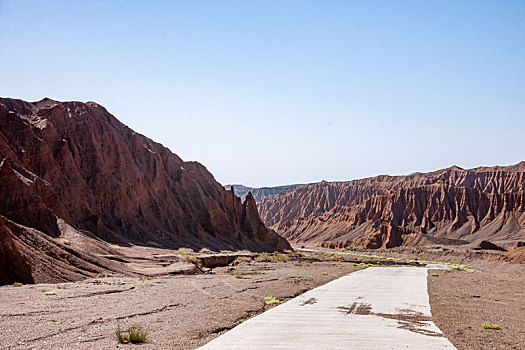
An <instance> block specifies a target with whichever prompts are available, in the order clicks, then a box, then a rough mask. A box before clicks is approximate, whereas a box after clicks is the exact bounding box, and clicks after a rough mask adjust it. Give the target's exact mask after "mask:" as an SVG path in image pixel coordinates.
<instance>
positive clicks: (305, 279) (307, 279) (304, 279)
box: [302, 276, 313, 281]
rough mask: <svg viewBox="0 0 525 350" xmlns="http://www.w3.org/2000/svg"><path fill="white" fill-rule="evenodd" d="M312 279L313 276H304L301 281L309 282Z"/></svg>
mask: <svg viewBox="0 0 525 350" xmlns="http://www.w3.org/2000/svg"><path fill="white" fill-rule="evenodd" d="M312 278H313V276H305V277H303V278H302V279H303V281H309V280H311V279H312Z"/></svg>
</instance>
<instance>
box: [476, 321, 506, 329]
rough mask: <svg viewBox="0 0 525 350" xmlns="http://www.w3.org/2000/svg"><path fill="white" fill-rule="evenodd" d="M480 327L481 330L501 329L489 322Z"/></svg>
mask: <svg viewBox="0 0 525 350" xmlns="http://www.w3.org/2000/svg"><path fill="white" fill-rule="evenodd" d="M481 327H482V328H483V329H501V327H500V326H498V325H497V324H493V323H490V322H485V323H483V324H482V325H481Z"/></svg>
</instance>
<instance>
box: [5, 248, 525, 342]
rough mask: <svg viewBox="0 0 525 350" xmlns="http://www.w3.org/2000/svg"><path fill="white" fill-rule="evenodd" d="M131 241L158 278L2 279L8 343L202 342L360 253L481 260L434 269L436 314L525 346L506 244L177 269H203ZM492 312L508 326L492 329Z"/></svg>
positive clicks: (465, 329) (520, 281)
mask: <svg viewBox="0 0 525 350" xmlns="http://www.w3.org/2000/svg"><path fill="white" fill-rule="evenodd" d="M121 250H122V252H121V253H125V254H124V255H125V256H126V259H125V262H123V264H124V265H126V266H127V267H129V268H132V269H133V270H135V271H141V272H142V273H145V274H150V275H152V276H153V277H138V276H137V277H129V276H117V275H113V276H110V277H100V278H90V279H87V280H84V281H80V282H74V283H61V284H37V285H24V286H21V287H14V286H3V287H0V349H47V348H52V349H71V348H75V349H114V348H123V349H127V348H134V347H137V348H141V349H195V348H197V347H199V346H200V345H203V344H205V343H207V342H208V341H210V340H211V339H213V338H214V337H217V336H218V335H220V334H222V333H224V332H226V331H227V330H229V329H231V328H232V327H234V326H235V325H237V324H239V323H241V322H242V321H244V320H246V319H248V318H250V317H253V316H254V315H256V314H259V313H261V312H263V311H265V310H267V309H269V308H271V307H273V306H271V305H266V304H265V302H264V298H265V297H268V296H274V297H276V298H278V299H279V300H282V301H286V300H288V299H290V298H292V297H294V296H297V295H299V294H301V293H303V292H305V291H306V290H308V289H310V288H312V287H316V286H319V285H322V284H325V283H327V282H329V281H331V280H333V279H335V278H338V277H340V276H343V275H345V274H348V273H351V272H353V271H356V270H358V269H361V268H362V267H361V266H360V265H357V264H358V263H359V262H364V263H373V264H376V263H380V264H385V265H386V264H390V265H392V264H406V263H407V261H411V262H410V263H411V264H413V265H414V264H415V265H417V263H414V260H419V261H421V260H432V261H439V262H441V261H442V262H449V263H458V264H471V265H472V266H473V269H476V270H480V271H482V272H467V271H464V269H465V268H463V270H461V269H459V270H454V269H451V271H448V272H446V271H436V272H435V273H437V274H438V275H439V276H429V294H430V302H431V307H432V312H433V315H434V322H435V323H436V324H437V325H438V327H440V328H441V330H442V331H443V332H444V333H445V335H446V336H447V337H448V338H449V339H450V340H451V341H452V342H453V343H454V344H455V345H456V346H457V347H458V349H460V350H461V349H525V346H524V345H523V344H525V335H524V334H525V333H524V332H523V330H524V329H525V293H523V288H524V287H525V264H520V263H516V262H512V263H510V262H505V261H504V260H505V257H504V256H503V255H502V254H500V253H492V252H479V251H460V250H455V249H449V248H441V247H439V248H425V249H413V248H409V249H394V250H380V251H348V252H347V253H349V254H346V255H337V254H334V253H333V252H327V253H326V254H325V253H323V254H319V253H311V252H305V253H304V254H306V255H309V257H307V259H304V255H303V256H302V257H300V255H301V254H298V255H299V257H298V256H297V255H296V256H290V257H289V258H290V260H289V261H287V262H254V261H252V262H241V263H239V264H238V265H235V266H230V267H218V268H214V269H212V270H211V271H209V270H208V269H203V270H204V271H209V272H211V273H199V274H197V275H173V274H174V273H181V272H184V273H186V272H187V273H195V272H197V271H199V269H197V268H196V267H195V266H194V265H193V264H189V263H186V264H182V263H167V262H166V261H163V260H159V259H158V258H155V257H154V255H156V254H161V253H166V251H163V250H159V249H150V248H144V247H138V248H133V249H128V248H126V249H124V248H123V249H121ZM388 258H390V259H388ZM467 270H468V268H467ZM431 273H434V272H431ZM307 276H312V278H311V279H308V278H306V279H303V278H304V277H307ZM43 291H55V292H56V295H44V293H43ZM486 321H490V322H492V323H496V324H499V325H500V326H501V327H502V330H499V331H497V330H484V329H482V328H481V324H482V323H483V322H486ZM118 324H120V325H121V327H122V328H123V329H125V328H127V327H128V326H131V325H135V324H140V325H143V326H145V327H147V329H148V331H149V333H148V340H147V342H146V343H144V344H141V345H127V344H125V345H121V344H118V342H117V340H116V337H115V330H116V328H117V325H118Z"/></svg>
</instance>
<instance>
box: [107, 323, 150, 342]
mask: <svg viewBox="0 0 525 350" xmlns="http://www.w3.org/2000/svg"><path fill="white" fill-rule="evenodd" d="M115 336H116V337H117V341H118V342H119V343H121V344H124V343H132V344H139V343H143V342H145V341H146V338H147V337H148V331H147V330H146V329H144V327H142V326H141V325H135V326H131V327H129V328H128V329H127V330H125V331H124V330H122V329H121V328H120V324H118V325H117V330H116V331H115Z"/></svg>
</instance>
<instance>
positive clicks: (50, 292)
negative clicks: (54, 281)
mask: <svg viewBox="0 0 525 350" xmlns="http://www.w3.org/2000/svg"><path fill="white" fill-rule="evenodd" d="M43 293H44V295H56V294H57V292H55V291H54V290H50V291H44V292H43Z"/></svg>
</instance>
